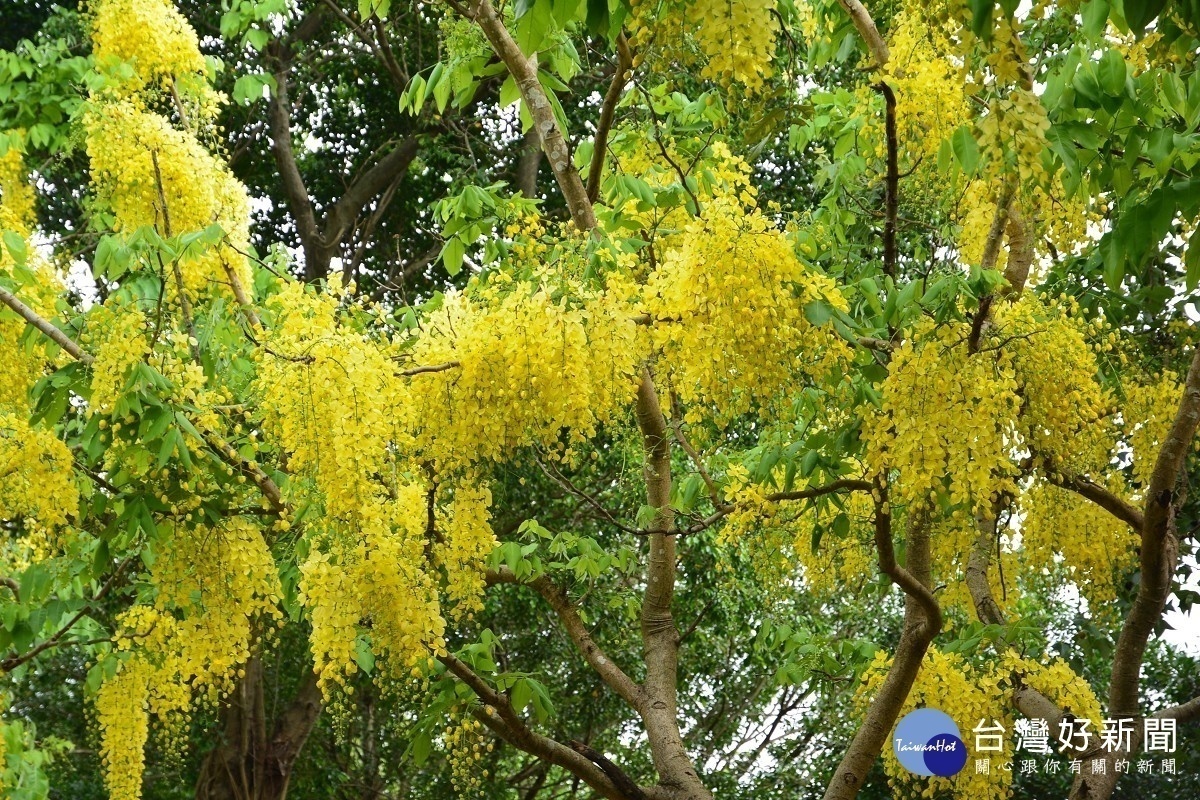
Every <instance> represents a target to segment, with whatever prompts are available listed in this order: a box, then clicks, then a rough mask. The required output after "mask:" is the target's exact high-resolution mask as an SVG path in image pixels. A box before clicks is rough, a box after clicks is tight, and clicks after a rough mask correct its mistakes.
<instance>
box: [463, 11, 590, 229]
mask: <svg viewBox="0 0 1200 800" xmlns="http://www.w3.org/2000/svg"><path fill="white" fill-rule="evenodd" d="M471 13H472V15H473V17H474V19H475V22H476V23H477V24H478V25H479V28H480V30H482V31H483V35H484V36H486V37H487V40H488V42H489V43H490V44H491V45H492V49H493V50H495V51H496V55H498V56H499V57H500V60H501V61H503V62H504V65H505V66H506V67H507V68H508V71H509V74H511V75H512V77H513V80H514V81H516V84H517V89H518V90H520V92H521V99H522V100H523V101H524V102H525V107H526V108H527V109H529V115H530V116H531V117H533V128H534V130H536V131H537V134H538V137H539V138H540V139H541V142H542V151H543V152H545V154H546V160H547V161H549V162H550V169H551V170H552V171H553V172H554V177H555V179H556V180H557V181H558V186H559V189H560V190H561V191H562V194H563V197H564V198H565V199H566V201H567V209H568V210H570V212H571V219H572V220H573V221H574V222H575V225H576V227H578V228H579V229H580V230H584V231H590V230H591V229H592V228H594V227H596V215H595V213H594V212H593V211H592V204H591V203H590V202H589V201H588V197H587V190H586V189H584V186H583V181H582V180H580V178H579V174H578V173H577V172H576V171H575V165H574V164H572V163H571V148H570V147H569V146H568V145H567V140H566V139H565V138H564V136H563V132H562V131H560V130H559V129H558V122H557V121H556V120H555V119H554V109H553V107H552V106H551V105H550V100H549V98H548V97H546V92H545V90H544V89H542V84H541V82H540V81H539V80H538V75H537V65H536V64H535V63H534V62H533V61H531V60H530V59H528V58H526V57H525V54H524V53H522V52H521V48H520V47H518V46H517V43H516V41H515V40H514V39H513V37H512V34H511V33H509V32H508V28H506V27H505V26H504V20H502V19H501V18H500V15H499V14H497V13H496V9H495V7H493V6H492V4H491V3H489V2H488V0H480V1H479V2H477V3H474V4H473V5H472V7H471Z"/></svg>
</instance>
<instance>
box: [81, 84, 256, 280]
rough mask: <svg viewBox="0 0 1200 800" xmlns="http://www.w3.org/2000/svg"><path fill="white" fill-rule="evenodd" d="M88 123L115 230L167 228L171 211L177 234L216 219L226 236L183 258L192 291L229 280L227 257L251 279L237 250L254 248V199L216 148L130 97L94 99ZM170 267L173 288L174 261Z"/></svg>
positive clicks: (90, 149) (96, 175) (101, 191)
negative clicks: (251, 244)
mask: <svg viewBox="0 0 1200 800" xmlns="http://www.w3.org/2000/svg"><path fill="white" fill-rule="evenodd" d="M84 127H85V131H86V135H87V153H88V158H89V159H90V160H91V170H92V182H93V187H94V190H95V192H96V194H97V196H98V198H99V199H100V200H101V202H103V203H104V204H106V205H107V206H109V207H110V208H111V209H112V212H113V214H114V216H115V221H114V225H113V227H114V229H115V230H116V231H120V232H125V233H132V232H133V231H134V230H136V229H137V228H139V227H142V226H144V225H152V226H154V227H155V228H156V229H157V230H158V231H159V233H162V234H166V233H167V230H168V227H167V221H168V219H169V221H170V233H171V235H179V234H181V233H188V232H192V231H199V230H203V229H205V228H207V227H208V226H209V225H212V224H213V223H216V224H218V225H220V226H221V229H222V230H223V231H224V232H225V234H226V240H225V241H222V242H220V243H218V244H217V245H216V246H214V247H211V248H209V249H208V250H207V251H205V252H204V253H202V254H201V255H199V256H198V257H196V258H192V259H183V260H181V262H180V271H181V273H182V275H183V282H184V285H185V287H186V288H187V291H188V293H189V295H200V294H204V293H208V292H210V291H212V289H213V286H214V285H220V284H228V282H229V278H228V276H227V274H226V270H225V265H226V264H228V265H231V266H232V267H233V268H234V269H235V271H236V273H237V274H238V277H239V279H240V280H241V281H242V282H243V284H244V285H249V278H250V275H249V266H248V265H247V263H246V259H245V257H244V256H242V255H240V254H239V252H238V251H239V250H240V251H242V252H246V251H247V250H248V248H249V246H248V242H249V224H250V222H249V221H250V205H249V200H248V199H247V196H246V189H245V187H244V186H242V184H241V183H239V182H238V181H237V179H236V178H234V177H233V175H232V174H230V172H229V170H228V168H227V167H226V166H225V165H224V164H222V163H221V162H220V161H219V160H218V159H217V157H216V156H214V155H213V154H212V153H210V152H208V150H206V149H205V148H204V146H203V145H201V144H200V142H199V141H197V140H196V138H195V137H194V136H192V135H191V134H190V133H186V132H183V131H179V130H176V129H175V128H173V127H172V126H171V124H170V122H169V121H168V120H167V119H166V118H165V117H162V116H159V115H158V114H154V113H151V112H149V111H146V110H144V109H143V108H141V107H140V106H139V104H138V103H136V102H134V101H131V100H113V101H110V102H98V103H93V105H92V107H91V108H90V109H89V111H88V112H87V114H86V116H85V118H84ZM156 162H157V166H156ZM167 273H168V274H167V284H168V287H169V291H170V292H174V291H175V289H174V288H173V285H174V283H173V281H172V280H170V270H169V269H168V270H167Z"/></svg>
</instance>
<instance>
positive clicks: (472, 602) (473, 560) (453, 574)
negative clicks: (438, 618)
mask: <svg viewBox="0 0 1200 800" xmlns="http://www.w3.org/2000/svg"><path fill="white" fill-rule="evenodd" d="M491 505H492V493H491V491H489V490H488V488H487V486H486V485H485V484H483V483H482V481H481V479H471V480H466V481H463V482H461V483H460V484H459V485H457V486H456V487H455V489H454V499H453V500H452V501H450V504H449V505H448V506H447V507H446V508H445V510H444V511H443V510H442V509H438V511H439V513H438V515H437V519H436V522H437V528H438V532H439V533H440V534H441V538H440V540H439V541H438V542H437V544H435V545H434V547H433V557H434V560H435V561H436V562H437V563H438V564H439V565H440V566H441V568H442V569H443V570H444V572H445V576H446V588H445V595H446V599H447V600H448V601H450V602H451V603H453V604H454V605H453V606H452V613H454V614H456V615H461V614H472V613H474V612H476V611H479V610H481V609H482V608H483V589H484V576H483V572H482V571H480V569H479V565H480V564H482V563H483V561H484V559H486V558H487V557H488V555H490V554H491V552H492V550H494V549H495V548H496V544H497V542H496V537H495V535H494V534H493V533H492V527H491V524H490V522H489V519H488V518H489V516H490V513H489V509H490V508H491Z"/></svg>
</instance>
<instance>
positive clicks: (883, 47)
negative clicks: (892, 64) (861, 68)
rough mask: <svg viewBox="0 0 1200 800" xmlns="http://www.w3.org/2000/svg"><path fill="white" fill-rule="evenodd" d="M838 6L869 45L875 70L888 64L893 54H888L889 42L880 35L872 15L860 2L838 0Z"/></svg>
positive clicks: (856, 0) (857, 0) (855, 0)
mask: <svg viewBox="0 0 1200 800" xmlns="http://www.w3.org/2000/svg"><path fill="white" fill-rule="evenodd" d="M838 4H839V5H841V7H842V8H843V9H845V11H846V13H847V14H849V15H850V20H851V22H853V23H854V27H855V28H856V29H857V30H858V35H859V36H861V37H862V38H863V41H864V42H866V44H867V49H868V50H870V51H871V57H872V58H874V59H875V63H874V64H873V65H872V66H873V67H874V68H875V69H878V68H880V67H882V66H883V65H885V64H887V62H888V59H889V58H890V57H891V54H890V53H889V52H888V46H887V42H885V41H884V40H883V37H882V36H880V35H879V29H878V28H876V27H875V21H874V20H873V19H871V15H870V14H869V13H868V12H867V9H866V8H865V7H864V6H863V4H862V3H861V2H859V0H838Z"/></svg>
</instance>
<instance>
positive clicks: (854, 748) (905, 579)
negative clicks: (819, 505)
mask: <svg viewBox="0 0 1200 800" xmlns="http://www.w3.org/2000/svg"><path fill="white" fill-rule="evenodd" d="M876 492H877V497H876V504H875V549H876V550H877V551H878V555H879V569H880V571H881V572H883V573H884V574H885V575H887V576H888V577H889V578H891V579H892V582H893V583H895V584H896V585H898V586H899V587H900V588H901V589H903V590H904V593H905V600H904V629H903V631H902V632H901V634H900V643H899V644H898V645H897V646H896V654H895V656H894V657H893V659H892V666H891V668H890V669H888V674H887V677H886V678H884V681H883V684H882V685H881V686H880V687H879V693H878V694H877V695H876V696H875V699H874V700H872V701H871V705H870V706H869V707H868V708H867V715H866V718H865V719H864V720H863V722H862V724H861V725H860V726H859V728H858V731H857V732H856V733H855V734H854V739H853V741H851V743H850V747H849V748H848V749H847V750H846V754H845V755H844V756H843V757H842V761H841V763H840V764H838V768H837V771H836V772H834V775H833V780H831V781H830V782H829V786H828V787H826V789H825V800H851V798H853V797H855V796H857V795H858V791H859V789H861V788H862V784H863V781H864V780H865V779H866V777H867V773H868V772H869V771H870V769H871V765H872V764H874V763H875V759H876V758H878V756H879V753H880V752H881V751H882V750H883V747H884V745H885V744H886V743H887V740H888V737H889V736H890V735H891V731H892V728H893V726H894V725H895V724H896V718H897V717H898V716H900V709H901V708H903V707H904V702H905V701H906V700H907V699H908V694H909V692H910V691H912V686H913V683H914V682H915V681H916V679H917V673H918V672H919V671H920V669H921V661H922V659H924V658H925V652H926V651H927V650H928V649H929V645H930V644H931V643H932V642H933V639H934V637H936V636H937V634H938V632H939V631H940V630H941V629H942V613H941V608H940V607H939V606H938V603H937V600H936V599H935V598H934V596H933V593H932V592H931V591H930V590H929V585H930V563H931V559H930V542H929V528H928V524H927V521H926V520H925V519H924V518H923V517H921V516H918V517H915V518H913V519H911V520H910V521H909V526H908V550H907V553H908V564H907V567H902V566H900V565H899V564H897V563H896V555H895V548H894V544H893V542H892V515H891V509H890V507H889V506H888V499H887V487H886V486H884V485H883V484H882V482H880V483H879V485H878V487H877V489H876Z"/></svg>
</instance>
